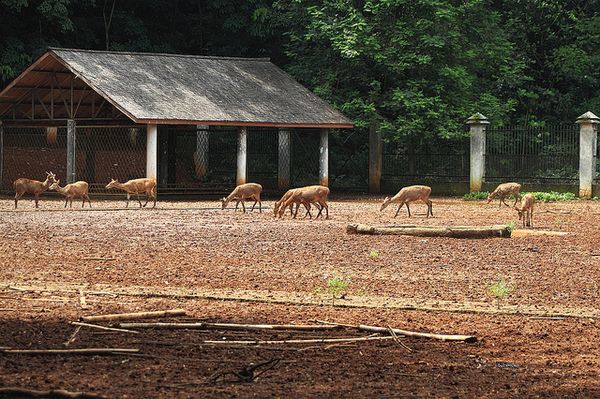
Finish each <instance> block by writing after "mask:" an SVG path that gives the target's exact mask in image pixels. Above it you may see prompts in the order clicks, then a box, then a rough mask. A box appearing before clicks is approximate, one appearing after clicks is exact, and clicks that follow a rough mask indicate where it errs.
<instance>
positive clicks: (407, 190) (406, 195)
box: [379, 186, 433, 217]
mask: <svg viewBox="0 0 600 399" xmlns="http://www.w3.org/2000/svg"><path fill="white" fill-rule="evenodd" d="M430 195H431V187H429V186H408V187H403V188H402V189H400V191H398V194H396V195H394V196H393V197H391V198H390V197H385V199H384V200H383V203H382V204H381V208H379V212H381V211H383V210H384V209H385V208H387V206H388V205H389V204H391V203H393V202H398V203H399V204H400V206H399V207H398V210H397V211H396V214H395V215H394V217H396V216H398V213H399V212H400V209H401V208H402V206H403V205H404V204H406V209H407V210H408V217H411V214H410V208H409V206H408V204H409V202H414V201H419V200H420V201H423V202H424V203H425V204H427V217H429V215H431V217H433V203H432V202H431V200H430V199H429V196H430Z"/></svg>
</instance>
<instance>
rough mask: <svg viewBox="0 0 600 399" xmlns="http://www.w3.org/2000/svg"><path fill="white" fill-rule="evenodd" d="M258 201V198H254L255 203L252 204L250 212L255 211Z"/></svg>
mask: <svg viewBox="0 0 600 399" xmlns="http://www.w3.org/2000/svg"><path fill="white" fill-rule="evenodd" d="M257 202H258V201H257V200H254V204H252V209H250V212H253V211H254V207H255V206H256V203H257Z"/></svg>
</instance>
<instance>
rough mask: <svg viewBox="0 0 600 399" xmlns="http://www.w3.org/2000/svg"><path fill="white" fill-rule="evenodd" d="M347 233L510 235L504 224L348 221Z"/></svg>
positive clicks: (428, 235)
mask: <svg viewBox="0 0 600 399" xmlns="http://www.w3.org/2000/svg"><path fill="white" fill-rule="evenodd" d="M346 233H348V234H370V235H403V236H416V237H450V238H491V237H510V229H509V228H508V226H505V225H494V226H488V227H479V226H414V225H410V226H407V225H404V226H402V225H401V226H368V225H365V224H360V223H358V224H357V223H350V224H348V225H347V226H346Z"/></svg>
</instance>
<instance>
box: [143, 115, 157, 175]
mask: <svg viewBox="0 0 600 399" xmlns="http://www.w3.org/2000/svg"><path fill="white" fill-rule="evenodd" d="M146 177H147V178H148V179H156V178H157V177H158V127H157V126H156V124H148V125H147V126H146Z"/></svg>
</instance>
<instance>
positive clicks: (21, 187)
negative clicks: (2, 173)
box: [13, 172, 56, 209]
mask: <svg viewBox="0 0 600 399" xmlns="http://www.w3.org/2000/svg"><path fill="white" fill-rule="evenodd" d="M54 182H56V175H55V174H54V173H52V172H46V180H44V181H43V182H41V181H39V180H31V179H25V178H21V179H17V180H15V181H14V182H13V187H14V189H15V209H17V203H18V202H19V200H20V199H21V197H22V196H23V194H33V196H34V198H35V207H36V208H38V201H39V199H40V194H41V193H43V192H45V191H46V190H48V188H50V186H51V185H52V183H54Z"/></svg>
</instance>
